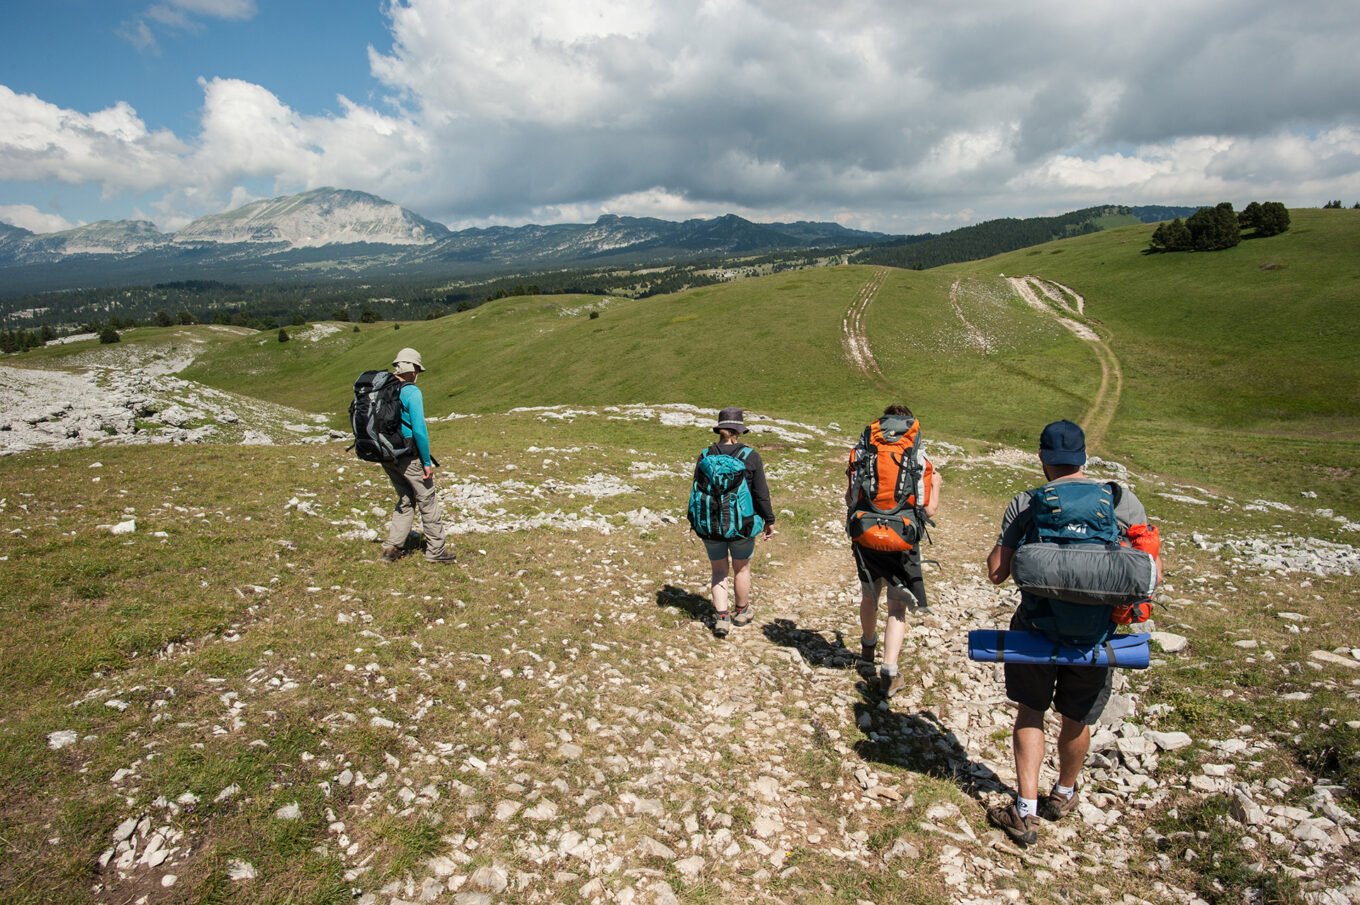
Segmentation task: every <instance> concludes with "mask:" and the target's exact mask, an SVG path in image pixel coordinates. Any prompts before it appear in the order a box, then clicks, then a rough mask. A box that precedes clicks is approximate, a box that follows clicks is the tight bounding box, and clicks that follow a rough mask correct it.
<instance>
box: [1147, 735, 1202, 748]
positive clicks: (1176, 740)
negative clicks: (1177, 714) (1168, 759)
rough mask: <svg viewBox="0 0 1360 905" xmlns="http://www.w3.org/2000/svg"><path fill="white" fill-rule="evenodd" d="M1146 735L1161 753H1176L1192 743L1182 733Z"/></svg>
mask: <svg viewBox="0 0 1360 905" xmlns="http://www.w3.org/2000/svg"><path fill="white" fill-rule="evenodd" d="M1146 735H1147V737H1148V738H1149V739H1151V740H1152V742H1153V744H1155V745H1156V746H1157V747H1158V748H1160V749H1162V750H1163V751H1176V750H1179V749H1181V748H1186V747H1189V746H1190V745H1191V744H1193V743H1194V739H1192V738H1191V737H1190V736H1189V735H1187V734H1186V733H1184V732H1156V731H1150V732H1147V733H1146Z"/></svg>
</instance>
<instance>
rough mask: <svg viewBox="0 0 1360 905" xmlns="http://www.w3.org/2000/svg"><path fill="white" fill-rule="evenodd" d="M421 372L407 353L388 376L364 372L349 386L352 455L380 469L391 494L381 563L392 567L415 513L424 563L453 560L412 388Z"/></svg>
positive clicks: (419, 400)
mask: <svg viewBox="0 0 1360 905" xmlns="http://www.w3.org/2000/svg"><path fill="white" fill-rule="evenodd" d="M424 370H425V366H424V364H423V363H422V362H421V359H420V353H419V352H417V351H416V350H415V349H410V348H407V349H402V350H401V351H400V352H398V353H397V356H396V358H395V359H394V360H393V361H392V373H388V372H387V371H365V372H364V373H363V374H361V375H359V379H358V380H357V381H356V382H355V384H354V393H355V397H354V402H353V403H352V404H351V405H350V422H351V426H352V427H353V429H354V440H355V442H354V450H355V454H356V455H358V456H359V458H361V459H363V460H365V461H367V462H378V463H380V464H381V465H382V467H383V471H385V472H386V473H387V478H388V480H389V481H391V482H392V489H394V490H395V491H396V492H397V503H396V506H395V507H394V508H393V510H392V521H391V523H390V524H389V526H388V529H387V539H386V541H384V542H383V545H382V560H383V562H389V563H390V562H396V561H397V560H398V559H401V558H402V557H403V556H405V555H406V541H407V538H408V537H410V534H411V529H412V527H414V525H415V517H416V512H417V511H418V512H419V513H420V526H421V530H422V531H423V532H424V535H425V559H426V560H427V561H429V562H432V563H441V564H448V563H453V562H456V561H457V559H458V557H457V556H456V555H455V554H454V552H453V548H452V547H450V546H449V545H448V543H447V542H446V540H445V537H444V518H443V513H442V511H441V509H440V505H439V495H438V494H437V493H436V492H435V487H434V469H435V467H436V466H437V465H438V464H439V463H438V462H436V461H435V459H434V456H432V455H431V454H430V435H429V433H428V432H427V431H426V428H425V402H424V397H423V396H422V395H421V392H420V388H419V387H417V386H416V378H417V375H419V374H420V373H421V372H422V371H424Z"/></svg>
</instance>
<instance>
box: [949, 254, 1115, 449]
mask: <svg viewBox="0 0 1360 905" xmlns="http://www.w3.org/2000/svg"><path fill="white" fill-rule="evenodd" d="M1006 282H1008V283H1010V284H1011V288H1013V289H1014V290H1015V291H1016V292H1017V293H1018V294H1019V295H1020V297H1021V298H1022V299H1024V300H1025V301H1026V302H1027V303H1028V304H1029V305H1030V307H1032V308H1034V309H1035V310H1037V311H1042V312H1043V313H1045V314H1047V315H1050V316H1052V317H1055V318H1057V320H1058V323H1060V324H1062V325H1063V327H1064V328H1065V329H1067V330H1068V331H1069V332H1071V333H1072V335H1073V336H1075V337H1077V338H1078V339H1080V340H1082V341H1084V342H1086V343H1088V344H1089V345H1090V346H1091V350H1092V351H1093V352H1095V355H1096V360H1098V361H1099V362H1100V386H1099V387H1098V388H1097V389H1096V395H1095V398H1094V399H1092V400H1091V405H1090V407H1089V408H1087V410H1086V412H1085V414H1083V415H1082V419H1081V420H1082V426H1083V427H1084V428H1085V430H1086V442H1087V445H1089V446H1092V447H1096V448H1099V447H1100V446H1101V444H1102V443H1103V442H1104V440H1105V434H1106V432H1107V431H1109V429H1110V425H1111V424H1112V423H1113V422H1114V416H1115V413H1116V412H1117V411H1118V410H1119V399H1120V397H1121V396H1122V395H1123V392H1124V370H1123V368H1121V367H1120V365H1119V358H1118V357H1117V356H1116V355H1115V354H1114V351H1113V350H1112V349H1111V348H1110V346H1109V344H1108V343H1106V342H1105V340H1104V339H1102V338H1101V336H1100V334H1098V333H1097V332H1096V331H1095V330H1093V329H1091V327H1089V326H1087V325H1086V324H1084V323H1081V322H1080V321H1076V320H1073V319H1072V318H1071V317H1066V316H1064V314H1063V312H1064V311H1065V312H1067V313H1068V314H1075V315H1077V316H1082V315H1085V313H1086V300H1085V299H1083V298H1082V297H1081V296H1080V295H1078V294H1077V293H1076V292H1074V291H1072V290H1071V289H1068V288H1067V287H1066V286H1063V285H1061V284H1059V283H1053V282H1049V281H1046V280H1041V279H1039V278H1038V277H1007V278H1006ZM955 285H956V286H957V284H955ZM1036 290H1037V291H1038V294H1036ZM1040 295H1042V298H1041V297H1040ZM1069 299H1071V301H1070V302H1069V301H1068V300H1069ZM951 300H952V290H951ZM1059 309H1062V310H1059ZM956 310H957V306H956ZM959 317H960V319H962V317H963V315H962V314H960V315H959ZM967 323H968V322H967V321H964V324H965V325H967Z"/></svg>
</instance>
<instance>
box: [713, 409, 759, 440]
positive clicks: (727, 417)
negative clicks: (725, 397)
mask: <svg viewBox="0 0 1360 905" xmlns="http://www.w3.org/2000/svg"><path fill="white" fill-rule="evenodd" d="M743 415H744V413H743V412H742V410H741V409H739V408H737V407H736V406H729V407H728V408H725V409H723V410H722V411H721V412H718V423H717V424H716V425H714V427H713V433H715V434H716V433H717V432H718V431H720V430H730V431H736V432H737V433H739V434H744V433H747V432H748V431H750V430H751V429H750V428H749V427H747V426H746V422H745V421H743V420H742V417H743Z"/></svg>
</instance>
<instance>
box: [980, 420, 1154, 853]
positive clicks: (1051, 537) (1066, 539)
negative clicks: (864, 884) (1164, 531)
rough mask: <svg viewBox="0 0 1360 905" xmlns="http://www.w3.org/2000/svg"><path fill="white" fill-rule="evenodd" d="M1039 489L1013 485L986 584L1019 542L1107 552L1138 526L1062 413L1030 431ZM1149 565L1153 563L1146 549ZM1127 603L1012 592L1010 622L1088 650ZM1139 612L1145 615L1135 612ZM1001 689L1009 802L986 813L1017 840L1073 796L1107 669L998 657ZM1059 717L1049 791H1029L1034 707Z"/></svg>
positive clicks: (1037, 738)
mask: <svg viewBox="0 0 1360 905" xmlns="http://www.w3.org/2000/svg"><path fill="white" fill-rule="evenodd" d="M1039 461H1040V463H1041V464H1042V465H1043V470H1044V479H1045V481H1046V482H1047V483H1045V484H1044V485H1043V486H1042V487H1038V488H1035V489H1032V490H1027V491H1024V492H1022V493H1018V494H1016V495H1015V497H1014V498H1013V499H1012V500H1011V502H1010V505H1009V506H1008V507H1007V508H1006V513H1005V515H1004V516H1002V519H1001V532H1000V534H999V536H998V537H997V540H996V546H995V547H993V548H992V552H991V553H990V554H988V556H987V576H988V578H989V579H991V581H992V583H993V584H1001V583H1002V582H1004V581H1006V579H1007V578H1010V577H1011V570H1012V565H1013V564H1014V563H1015V561H1016V560H1015V556H1016V551H1017V550H1018V549H1020V548H1021V547H1023V546H1025V545H1029V544H1053V545H1058V546H1065V545H1073V546H1081V547H1095V546H1096V545H1100V548H1103V549H1108V550H1117V549H1119V545H1120V544H1121V542H1126V541H1127V539H1128V538H1129V536H1130V533H1131V529H1132V531H1133V533H1139V531H1138V529H1139V527H1140V526H1146V524H1147V512H1146V510H1144V508H1143V504H1142V503H1141V502H1140V501H1139V500H1138V497H1136V496H1135V495H1134V493H1133V491H1132V490H1129V489H1128V488H1126V487H1121V486H1120V485H1119V484H1117V483H1115V482H1113V481H1109V482H1102V481H1097V480H1095V479H1093V478H1088V477H1087V476H1086V474H1085V472H1084V470H1083V469H1084V467H1085V465H1086V435H1085V433H1083V431H1082V429H1081V427H1079V426H1078V425H1076V424H1074V423H1072V422H1071V421H1055V422H1053V423H1052V424H1049V425H1047V426H1046V427H1045V428H1044V430H1043V433H1042V434H1040V436H1039ZM1150 555H1152V556H1153V559H1154V563H1155V566H1156V568H1157V570H1158V573H1160V570H1161V562H1160V559H1158V558H1157V556H1156V554H1150ZM1129 610H1130V608H1129V607H1119V608H1116V607H1114V606H1093V605H1090V604H1086V603H1071V602H1066V601H1063V600H1057V599H1053V598H1049V597H1040V596H1038V595H1036V594H1032V593H1030V592H1028V591H1023V590H1022V591H1021V595H1020V605H1019V606H1018V607H1017V608H1016V611H1015V613H1014V615H1013V616H1012V617H1011V623H1010V629H1011V630H1016V631H1026V632H1037V633H1040V634H1042V635H1044V636H1046V637H1047V638H1048V639H1050V640H1051V641H1053V642H1054V644H1055V647H1056V646H1057V645H1058V644H1063V645H1069V646H1076V647H1082V648H1094V647H1097V646H1099V645H1101V644H1103V643H1104V642H1105V641H1107V640H1108V639H1109V638H1111V637H1112V636H1113V635H1114V633H1115V629H1116V628H1117V627H1118V624H1117V622H1116V620H1119V621H1138V618H1137V617H1136V616H1129V615H1128V611H1129ZM1143 618H1146V616H1145V615H1144V616H1143ZM1004 670H1005V675H1006V697H1007V698H1009V699H1010V700H1012V701H1014V702H1015V705H1016V714H1015V726H1014V729H1013V731H1012V735H1011V742H1012V745H1013V747H1014V754H1015V774H1016V786H1017V789H1018V795H1017V798H1016V801H1015V802H1014V803H1013V804H1012V803H1007V804H1003V805H997V806H995V807H992V808H989V809H988V811H987V819H988V820H989V821H990V822H991V823H992V824H993V825H995V826H997V827H999V828H1000V829H1001V830H1002V831H1004V832H1005V833H1006V835H1008V836H1010V837H1011V839H1013V840H1015V841H1016V842H1018V843H1020V844H1022V845H1032V844H1033V843H1034V842H1036V841H1037V840H1038V835H1039V833H1038V831H1039V827H1040V819H1039V818H1040V817H1042V818H1043V819H1045V820H1061V819H1062V818H1063V817H1065V816H1066V815H1067V814H1068V813H1070V812H1071V811H1072V810H1073V809H1074V808H1075V807H1076V806H1077V803H1078V801H1079V797H1078V785H1077V780H1078V777H1079V776H1080V774H1081V768H1082V766H1083V765H1084V764H1085V761H1086V753H1087V750H1088V749H1089V748H1090V744H1091V726H1092V725H1094V724H1095V722H1096V721H1097V720H1098V719H1099V718H1100V714H1101V713H1102V712H1103V711H1104V709H1105V705H1106V703H1107V702H1108V701H1109V698H1110V692H1111V688H1112V683H1113V672H1112V671H1111V670H1110V669H1109V668H1108V667H1100V666H1069V665H1060V664H1057V663H1011V662H1008V663H1006V664H1005V665H1004ZM1050 707H1051V708H1052V709H1053V710H1055V711H1057V713H1058V715H1059V717H1060V718H1061V729H1060V730H1059V733H1058V745H1057V747H1058V777H1057V782H1056V783H1055V784H1054V786H1053V789H1052V791H1051V792H1049V794H1047V795H1044V796H1042V797H1041V796H1040V795H1039V768H1040V766H1041V765H1042V764H1043V761H1044V747H1045V737H1044V715H1045V713H1046V712H1047V711H1048V710H1049V708H1050Z"/></svg>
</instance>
